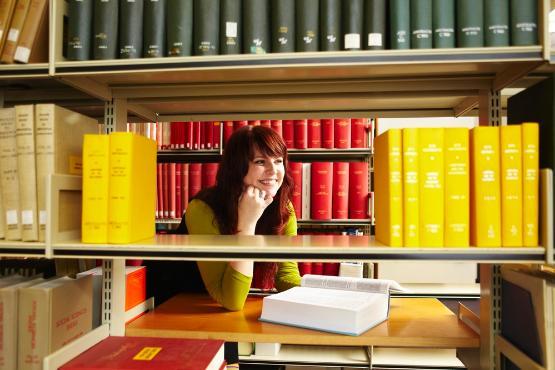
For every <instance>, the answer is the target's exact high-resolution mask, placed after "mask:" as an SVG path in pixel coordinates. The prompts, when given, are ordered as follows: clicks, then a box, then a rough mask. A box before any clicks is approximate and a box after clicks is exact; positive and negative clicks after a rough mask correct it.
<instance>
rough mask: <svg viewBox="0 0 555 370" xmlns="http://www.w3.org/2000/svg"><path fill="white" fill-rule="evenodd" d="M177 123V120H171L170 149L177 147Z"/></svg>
mask: <svg viewBox="0 0 555 370" xmlns="http://www.w3.org/2000/svg"><path fill="white" fill-rule="evenodd" d="M176 128H177V125H176V124H175V122H170V149H175V141H176V138H177V133H176V132H175V131H176Z"/></svg>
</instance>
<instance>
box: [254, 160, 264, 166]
mask: <svg viewBox="0 0 555 370" xmlns="http://www.w3.org/2000/svg"><path fill="white" fill-rule="evenodd" d="M254 164H259V165H264V160H262V159H257V160H256V161H254Z"/></svg>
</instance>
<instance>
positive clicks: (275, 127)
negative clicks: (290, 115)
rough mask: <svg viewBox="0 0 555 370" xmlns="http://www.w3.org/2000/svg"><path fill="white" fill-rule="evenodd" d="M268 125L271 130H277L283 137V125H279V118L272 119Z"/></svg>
mask: <svg viewBox="0 0 555 370" xmlns="http://www.w3.org/2000/svg"><path fill="white" fill-rule="evenodd" d="M270 127H272V130H274V131H275V132H277V134H278V135H279V136H281V137H283V126H282V125H281V120H280V119H273V120H272V121H271V122H270Z"/></svg>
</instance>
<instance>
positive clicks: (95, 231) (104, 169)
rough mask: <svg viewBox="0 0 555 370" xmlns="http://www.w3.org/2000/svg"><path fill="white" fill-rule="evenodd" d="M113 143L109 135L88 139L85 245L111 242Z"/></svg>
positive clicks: (85, 140) (85, 152)
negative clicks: (110, 172) (109, 228)
mask: <svg viewBox="0 0 555 370" xmlns="http://www.w3.org/2000/svg"><path fill="white" fill-rule="evenodd" d="M109 157H110V140H109V136H108V135H93V134H91V135H84V138H83V206H82V217H81V223H82V227H81V241H82V242H83V243H107V242H108V191H109V176H108V172H109Z"/></svg>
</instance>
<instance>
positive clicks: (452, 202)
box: [444, 128, 470, 247]
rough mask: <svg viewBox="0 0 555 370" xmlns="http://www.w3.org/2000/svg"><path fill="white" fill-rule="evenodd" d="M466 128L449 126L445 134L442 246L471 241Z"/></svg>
mask: <svg viewBox="0 0 555 370" xmlns="http://www.w3.org/2000/svg"><path fill="white" fill-rule="evenodd" d="M468 140H469V139H468V129H466V128H448V129H445V134H444V148H445V152H444V160H445V208H444V209H445V236H444V241H445V246H446V247H468V246H469V244H470V240H469V239H470V231H469V218H470V203H469V202H470V195H469V192H470V189H469V187H470V175H469V168H468V162H469V160H468V157H469V154H468V150H469V147H468Z"/></svg>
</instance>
